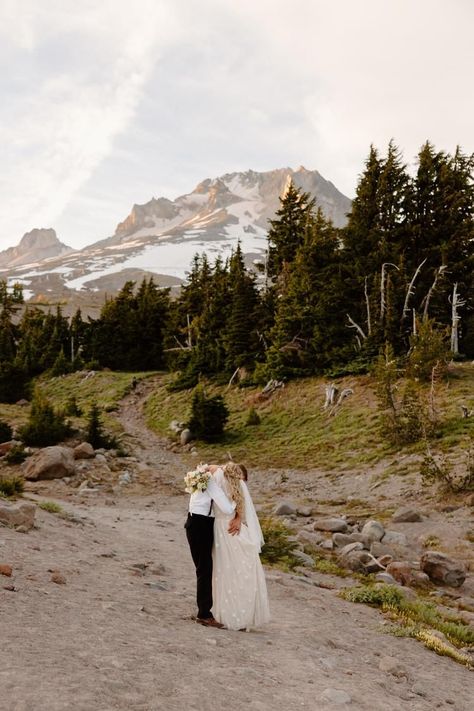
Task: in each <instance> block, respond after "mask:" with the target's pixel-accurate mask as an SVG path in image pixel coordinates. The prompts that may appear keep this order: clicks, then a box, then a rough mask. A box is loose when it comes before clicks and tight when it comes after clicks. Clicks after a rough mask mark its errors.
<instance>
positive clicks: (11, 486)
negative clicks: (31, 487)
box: [0, 476, 25, 496]
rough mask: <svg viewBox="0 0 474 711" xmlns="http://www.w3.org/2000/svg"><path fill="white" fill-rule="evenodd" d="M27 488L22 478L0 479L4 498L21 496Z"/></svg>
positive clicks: (0, 487)
mask: <svg viewBox="0 0 474 711" xmlns="http://www.w3.org/2000/svg"><path fill="white" fill-rule="evenodd" d="M24 488H25V482H24V480H23V477H21V476H4V477H0V494H3V495H4V496H15V494H21V493H22V492H23V490H24Z"/></svg>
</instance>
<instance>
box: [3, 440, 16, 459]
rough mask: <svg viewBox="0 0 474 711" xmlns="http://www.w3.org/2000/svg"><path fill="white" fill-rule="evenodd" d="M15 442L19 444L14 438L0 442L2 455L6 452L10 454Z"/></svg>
mask: <svg viewBox="0 0 474 711" xmlns="http://www.w3.org/2000/svg"><path fill="white" fill-rule="evenodd" d="M14 444H17V443H16V442H15V441H14V440H10V441H9V442H2V443H1V444H0V457H4V456H5V454H8V452H9V451H10V449H11V448H12V447H13V445H14Z"/></svg>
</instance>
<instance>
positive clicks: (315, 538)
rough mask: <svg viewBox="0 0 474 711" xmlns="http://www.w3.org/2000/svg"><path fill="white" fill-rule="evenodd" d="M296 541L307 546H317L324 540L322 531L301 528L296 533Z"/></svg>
mask: <svg viewBox="0 0 474 711" xmlns="http://www.w3.org/2000/svg"><path fill="white" fill-rule="evenodd" d="M298 541H299V542H300V543H304V544H306V545H309V546H314V547H316V546H319V544H320V543H322V541H324V536H323V535H322V533H316V531H314V532H312V531H305V530H302V531H300V532H299V533H298Z"/></svg>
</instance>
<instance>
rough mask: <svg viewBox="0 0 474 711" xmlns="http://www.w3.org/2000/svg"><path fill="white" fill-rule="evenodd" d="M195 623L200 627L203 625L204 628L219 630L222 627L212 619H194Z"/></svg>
mask: <svg viewBox="0 0 474 711" xmlns="http://www.w3.org/2000/svg"><path fill="white" fill-rule="evenodd" d="M196 622H199V624H200V625H204V627H216V628H217V629H219V630H221V629H222V628H223V627H224V625H223V624H222V623H221V622H218V621H217V620H215V619H214V618H213V617H196Z"/></svg>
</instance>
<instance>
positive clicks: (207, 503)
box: [189, 476, 235, 516]
mask: <svg viewBox="0 0 474 711" xmlns="http://www.w3.org/2000/svg"><path fill="white" fill-rule="evenodd" d="M213 502H214V503H215V504H216V506H218V507H219V508H220V510H221V511H222V513H225V514H228V515H229V516H230V514H232V513H234V511H235V503H234V502H233V501H231V500H230V499H228V498H227V496H226V495H225V494H224V492H223V491H222V489H221V487H220V486H218V484H216V482H215V481H214V478H213V477H212V476H211V478H210V479H209V482H208V485H207V488H206V489H205V490H204V491H195V492H194V494H191V497H190V499H189V513H191V514H201V515H202V516H214V513H213V512H212V509H213V508H214V507H213V506H212V503H213Z"/></svg>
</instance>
